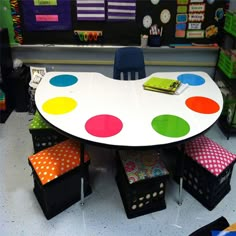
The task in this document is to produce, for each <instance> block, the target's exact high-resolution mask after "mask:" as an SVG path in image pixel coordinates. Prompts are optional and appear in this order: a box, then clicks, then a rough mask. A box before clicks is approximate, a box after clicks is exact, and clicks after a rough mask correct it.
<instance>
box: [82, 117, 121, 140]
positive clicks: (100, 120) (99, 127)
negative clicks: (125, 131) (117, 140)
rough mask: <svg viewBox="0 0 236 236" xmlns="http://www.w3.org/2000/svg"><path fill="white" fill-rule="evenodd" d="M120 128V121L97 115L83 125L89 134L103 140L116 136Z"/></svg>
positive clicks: (115, 118)
mask: <svg viewBox="0 0 236 236" xmlns="http://www.w3.org/2000/svg"><path fill="white" fill-rule="evenodd" d="M122 127H123V123H122V122H121V120H120V119H119V118H117V117H115V116H112V115H97V116H94V117H91V118H90V119H89V120H88V121H87V122H86V124H85V129H86V130H87V132H88V133H89V134H91V135H93V136H97V137H103V138H105V137H111V136H114V135H116V134H118V133H119V132H120V131H121V129H122Z"/></svg>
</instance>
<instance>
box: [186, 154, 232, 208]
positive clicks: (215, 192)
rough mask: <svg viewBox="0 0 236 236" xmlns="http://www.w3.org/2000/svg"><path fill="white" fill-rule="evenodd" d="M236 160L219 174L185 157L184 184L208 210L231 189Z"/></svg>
mask: <svg viewBox="0 0 236 236" xmlns="http://www.w3.org/2000/svg"><path fill="white" fill-rule="evenodd" d="M233 166H234V162H233V163H231V164H230V165H229V166H228V167H226V169H225V170H224V171H223V172H222V173H221V174H219V175H218V176H215V175H213V174H212V173H211V172H209V171H208V170H206V169H205V168H204V167H203V166H201V165H200V164H198V163H197V162H196V161H195V160H193V159H192V158H191V157H189V156H187V155H185V157H184V176H183V186H184V189H185V190H186V191H188V192H189V193H190V194H191V195H192V196H193V197H195V198H196V199H197V200H198V201H199V202H200V203H201V204H202V205H203V206H205V207H206V208H207V209H208V210H212V209H214V208H215V206H216V205H217V204H218V203H219V202H220V201H221V200H222V199H223V198H224V197H225V196H226V195H227V194H228V193H229V191H230V190H231V187H230V180H231V175H232V171H233Z"/></svg>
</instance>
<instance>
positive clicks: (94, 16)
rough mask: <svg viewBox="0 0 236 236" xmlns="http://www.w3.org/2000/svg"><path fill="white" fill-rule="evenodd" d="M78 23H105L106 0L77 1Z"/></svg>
mask: <svg viewBox="0 0 236 236" xmlns="http://www.w3.org/2000/svg"><path fill="white" fill-rule="evenodd" d="M76 2H77V20H78V21H104V20H105V0H94V1H88V0H77V1H76Z"/></svg>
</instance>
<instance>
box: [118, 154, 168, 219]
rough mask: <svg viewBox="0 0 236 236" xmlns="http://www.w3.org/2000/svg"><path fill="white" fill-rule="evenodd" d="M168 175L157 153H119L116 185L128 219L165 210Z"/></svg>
mask: <svg viewBox="0 0 236 236" xmlns="http://www.w3.org/2000/svg"><path fill="white" fill-rule="evenodd" d="M168 175H169V173H168V171H167V169H166V168H165V166H164V164H163V163H162V162H161V160H160V158H159V155H158V154H157V152H156V151H155V152H140V151H138V152H134V151H120V152H119V155H118V158H117V175H116V182H117V185H118V189H119V191H120V195H121V198H122V201H123V205H124V208H125V211H126V215H127V217H128V218H129V219H130V218H134V217H137V216H141V215H145V214H148V213H151V212H155V211H159V210H163V209H165V208H166V203H165V188H166V181H167V177H168Z"/></svg>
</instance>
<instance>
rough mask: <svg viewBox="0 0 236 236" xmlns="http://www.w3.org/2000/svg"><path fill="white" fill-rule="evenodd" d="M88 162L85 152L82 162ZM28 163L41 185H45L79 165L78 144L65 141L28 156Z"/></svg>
mask: <svg viewBox="0 0 236 236" xmlns="http://www.w3.org/2000/svg"><path fill="white" fill-rule="evenodd" d="M88 160H89V156H88V153H86V152H85V154H84V161H85V162H87V161H88ZM29 161H30V163H31V165H32V166H33V168H34V170H35V172H36V174H37V176H38V177H39V179H40V181H41V183H42V185H45V184H47V183H49V182H50V181H53V180H54V179H56V178H58V177H59V176H61V175H63V174H65V173H66V172H68V171H70V170H72V169H74V168H76V167H77V166H79V165H80V143H79V142H78V141H75V140H71V139H68V140H65V141H63V142H61V143H58V144H56V145H54V146H52V147H49V148H47V149H44V150H42V151H40V152H38V153H36V154H34V155H32V156H30V157H29Z"/></svg>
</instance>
